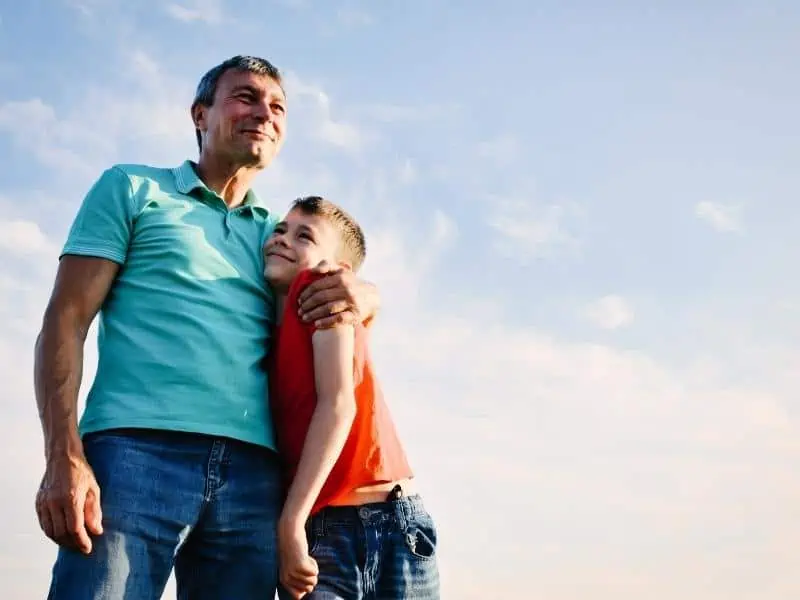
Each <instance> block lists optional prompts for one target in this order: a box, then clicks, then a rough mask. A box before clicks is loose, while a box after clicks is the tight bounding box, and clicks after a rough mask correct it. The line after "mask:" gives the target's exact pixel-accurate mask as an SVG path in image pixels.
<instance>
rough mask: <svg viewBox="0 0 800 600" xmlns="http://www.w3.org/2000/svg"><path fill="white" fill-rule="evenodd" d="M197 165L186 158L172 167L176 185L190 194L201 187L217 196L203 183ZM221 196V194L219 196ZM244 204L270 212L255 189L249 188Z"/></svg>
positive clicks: (182, 192) (181, 190)
mask: <svg viewBox="0 0 800 600" xmlns="http://www.w3.org/2000/svg"><path fill="white" fill-rule="evenodd" d="M195 168H196V166H195V164H194V163H193V162H192V161H191V160H185V161H184V162H183V164H182V165H181V166H179V167H176V168H174V169H172V172H173V174H174V175H175V185H176V187H177V188H178V191H179V192H180V193H181V194H187V195H189V194H190V193H191V192H193V191H194V190H196V189H198V188H199V189H201V190H202V191H203V192H204V193H208V194H212V195H214V196H217V194H216V192H214V191H212V190H210V189H209V188H208V186H207V185H206V184H205V183H203V180H202V179H200V177H198V175H197V171H196V170H195ZM217 197H219V196H217ZM242 206H249V207H251V208H252V209H257V210H259V211H262V212H263V213H264V214H269V209H267V207H266V206H264V205H263V204H262V203H261V200H260V199H259V198H258V196H257V195H256V193H255V192H254V191H253V190H247V194H245V197H244V202H242Z"/></svg>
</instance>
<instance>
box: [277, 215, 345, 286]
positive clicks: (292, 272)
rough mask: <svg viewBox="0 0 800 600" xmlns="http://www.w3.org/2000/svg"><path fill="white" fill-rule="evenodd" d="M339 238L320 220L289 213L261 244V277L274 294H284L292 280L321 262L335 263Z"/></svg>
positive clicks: (334, 229)
mask: <svg viewBox="0 0 800 600" xmlns="http://www.w3.org/2000/svg"><path fill="white" fill-rule="evenodd" d="M338 248H339V235H338V232H337V230H336V228H335V227H334V226H333V225H332V224H331V223H330V222H329V221H328V220H327V219H325V218H324V217H320V216H314V215H307V214H305V213H303V212H302V211H301V210H298V209H295V210H290V211H289V214H287V215H286V217H285V218H284V220H283V221H281V222H280V223H278V224H277V225H276V226H275V230H274V231H273V232H272V235H271V236H270V237H269V239H268V240H267V242H266V244H264V275H265V276H266V278H267V281H269V283H270V284H271V285H272V286H273V287H274V288H276V290H284V291H285V290H288V288H289V286H290V285H291V283H292V280H293V279H294V278H295V276H296V275H297V274H298V273H299V272H300V271H302V270H303V269H308V268H312V267H315V266H317V265H318V264H319V263H320V262H321V261H323V260H324V261H326V262H328V263H331V264H335V263H336V255H337V251H338Z"/></svg>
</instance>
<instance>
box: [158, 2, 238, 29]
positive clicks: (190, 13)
mask: <svg viewBox="0 0 800 600" xmlns="http://www.w3.org/2000/svg"><path fill="white" fill-rule="evenodd" d="M164 10H165V11H166V13H167V14H168V15H170V16H171V17H173V18H174V19H177V20H178V21H183V22H186V23H191V22H197V21H199V22H203V23H207V24H209V25H216V24H218V23H221V22H222V20H223V17H224V15H225V9H224V7H223V5H222V0H192V1H190V2H186V3H183V4H175V3H171V4H166V5H164Z"/></svg>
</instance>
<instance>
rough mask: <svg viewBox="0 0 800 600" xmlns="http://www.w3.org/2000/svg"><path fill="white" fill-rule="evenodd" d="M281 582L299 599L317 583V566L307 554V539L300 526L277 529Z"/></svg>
mask: <svg viewBox="0 0 800 600" xmlns="http://www.w3.org/2000/svg"><path fill="white" fill-rule="evenodd" d="M278 550H279V552H280V557H279V558H280V561H279V562H280V576H281V583H282V584H283V586H284V587H285V588H286V590H287V591H288V592H289V593H290V594H291V596H292V598H295V600H299V599H300V598H302V597H303V596H305V595H306V594H308V593H310V592H311V591H312V590H313V589H314V587H315V586H316V585H317V579H318V576H319V568H318V567H317V561H315V560H314V559H313V558H311V556H310V555H309V554H308V541H307V540H306V532H305V529H304V528H303V527H302V526H299V525H298V526H283V525H281V526H280V527H279V529H278Z"/></svg>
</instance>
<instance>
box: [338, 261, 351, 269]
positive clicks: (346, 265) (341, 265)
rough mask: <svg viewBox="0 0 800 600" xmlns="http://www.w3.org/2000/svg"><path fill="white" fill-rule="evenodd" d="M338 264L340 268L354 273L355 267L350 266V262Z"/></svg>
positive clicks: (339, 262)
mask: <svg viewBox="0 0 800 600" xmlns="http://www.w3.org/2000/svg"><path fill="white" fill-rule="evenodd" d="M336 264H337V265H339V266H340V267H342V268H344V269H347V270H348V271H352V270H353V265H351V264H350V261H347V260H340V261H338V262H337V263H336Z"/></svg>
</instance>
